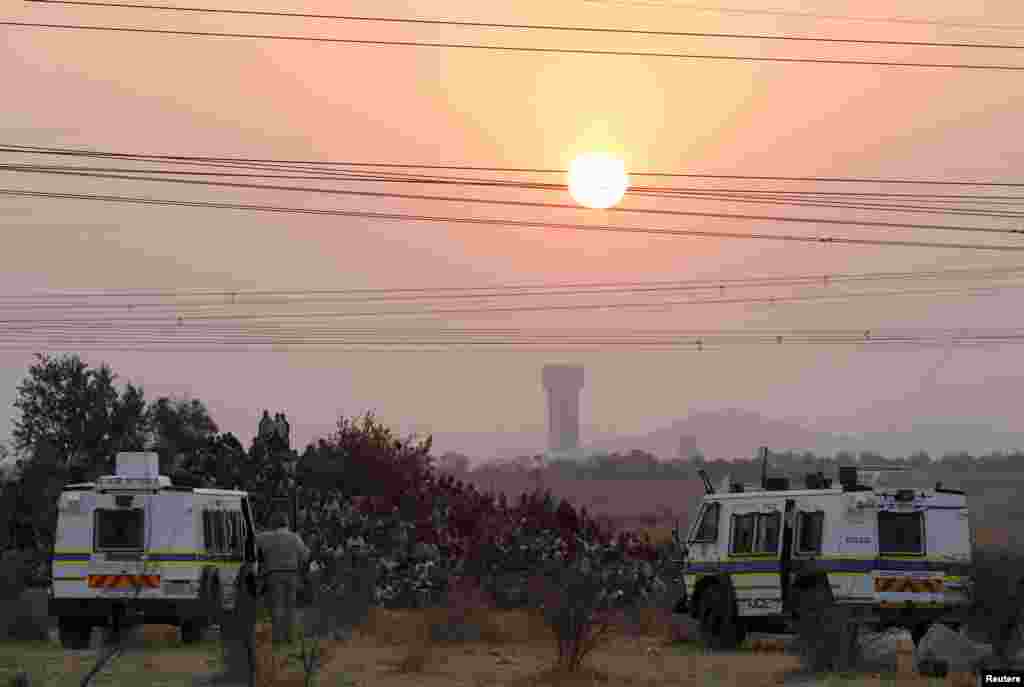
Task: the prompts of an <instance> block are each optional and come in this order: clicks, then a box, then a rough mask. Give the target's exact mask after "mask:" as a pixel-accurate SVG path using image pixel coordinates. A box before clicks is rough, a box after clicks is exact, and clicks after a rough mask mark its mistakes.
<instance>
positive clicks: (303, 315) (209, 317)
mask: <svg viewBox="0 0 1024 687" xmlns="http://www.w3.org/2000/svg"><path fill="white" fill-rule="evenodd" d="M1021 286H1024V285H1022V284H1009V285H1002V286H987V287H973V288H968V289H918V290H913V289H890V290H886V291H881V290H879V291H871V292H859V293H851V292H847V293H838V294H837V293H826V294H816V295H809V296H765V297H746V298H744V297H740V298H704V299H687V300H660V301H648V302H631V303H573V304H558V305H551V304H543V305H525V306H499V307H476V308H466V307H462V308H435V307H430V308H421V309H417V310H361V311H360V310H348V311H337V310H331V311H318V312H284V313H216V312H192V313H179V314H178V315H177V316H173V315H157V316H140V317H132V316H116V315H109V316H105V317H104V321H106V322H110V323H139V322H148V323H153V324H160V323H165V324H167V323H170V324H176V325H178V326H185V325H186V324H188V323H191V322H204V321H210V322H213V321H226V320H238V321H259V320H264V321H272V320H280V321H288V320H301V321H308V322H311V321H312V320H313V319H315V318H325V319H339V318H349V317H374V318H381V317H393V316H399V317H403V316H414V317H415V316H425V315H445V316H451V315H481V314H496V313H500V314H501V315H503V316H506V315H508V314H511V313H522V312H574V311H579V312H585V311H600V310H622V309H639V310H650V309H652V308H664V309H670V308H672V307H676V306H689V305H726V304H729V305H739V304H744V305H754V304H760V305H778V304H782V303H810V302H817V301H829V300H849V299H857V298H878V297H885V298H888V297H892V296H936V295H953V296H955V295H972V296H973V295H992V294H995V293H998V292H999V290H1000V289H1001V288H1007V289H1013V288H1020V287H1021ZM92 320H94V318H66V317H65V318H60V319H53V318H50V319H42V318H38V317H35V318H26V317H21V318H11V317H3V318H0V324H3V325H5V326H13V325H19V324H22V325H24V324H31V325H33V326H44V325H63V324H68V323H77V322H89V321H92Z"/></svg>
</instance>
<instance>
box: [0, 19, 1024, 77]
mask: <svg viewBox="0 0 1024 687" xmlns="http://www.w3.org/2000/svg"><path fill="white" fill-rule="evenodd" d="M0 26H10V27H13V28H26V29H57V30H70V31H103V32H112V33H134V34H149V35H159V36H178V37H191V38H243V39H260V40H278V41H302V42H310V43H322V44H335V45H364V46H374V47H392V48H394V47H417V48H446V49H470V50H490V51H494V52H509V53H521V54H524V53H533V54H553V55H588V56H596V55H603V56H608V57H644V58H669V59H685V60H717V61H723V62H774V63H780V64H828V65H859V66H866V67H894V68H909V69H968V70H972V71H993V72H1020V71H1024V65H1008V64H972V63H962V62H947V63H943V62H894V61H885V60H848V59H826V58H818V57H761V56H754V55H706V54H697V53H681V52H647V51H642V52H636V51H627V50H588V49H581V48H541V47H528V46H512V45H483V44H479V43H437V42H430V41H384V40H370V39H355V38H330V37H323V36H294V35H284V34H266V33H231V32H222V31H175V30H171V29H148V28H139V27H128V26H98V25H85V24H45V23H37V22H17V21H0Z"/></svg>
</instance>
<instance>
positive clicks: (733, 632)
mask: <svg viewBox="0 0 1024 687" xmlns="http://www.w3.org/2000/svg"><path fill="white" fill-rule="evenodd" d="M700 634H701V641H702V642H703V643H704V646H706V647H707V648H709V649H713V650H716V651H731V650H734V649H736V648H737V647H738V646H739V645H740V643H741V642H742V638H741V635H742V634H743V633H742V630H741V629H740V627H739V623H738V618H736V614H735V612H734V609H733V608H732V604H731V603H730V602H729V597H728V595H727V594H726V593H725V590H724V589H722V588H721V587H719V586H717V585H716V586H715V587H712V588H711V589H708V590H707V591H706V592H704V594H703V597H702V599H701V604H700Z"/></svg>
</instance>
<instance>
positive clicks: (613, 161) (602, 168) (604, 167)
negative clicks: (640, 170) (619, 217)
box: [569, 153, 629, 209]
mask: <svg viewBox="0 0 1024 687" xmlns="http://www.w3.org/2000/svg"><path fill="white" fill-rule="evenodd" d="M627 188H629V176H627V174H626V165H625V164H624V163H623V162H622V160H620V159H618V158H616V157H614V156H612V155H608V154H605V153H586V154H584V155H579V156H577V157H576V159H575V160H573V161H572V164H571V165H569V193H570V194H571V195H572V197H573V200H575V201H576V202H577V203H579V204H580V205H583V206H585V207H588V208H595V209H603V208H610V207H611V206H613V205H615V204H616V203H618V202H619V201H620V200H622V196H624V195H625V194H626V189H627Z"/></svg>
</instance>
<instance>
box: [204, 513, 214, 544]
mask: <svg viewBox="0 0 1024 687" xmlns="http://www.w3.org/2000/svg"><path fill="white" fill-rule="evenodd" d="M210 515H211V514H210V511H208V510H204V511H203V545H204V546H205V548H206V551H207V553H213V521H212V518H211V517H210Z"/></svg>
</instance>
